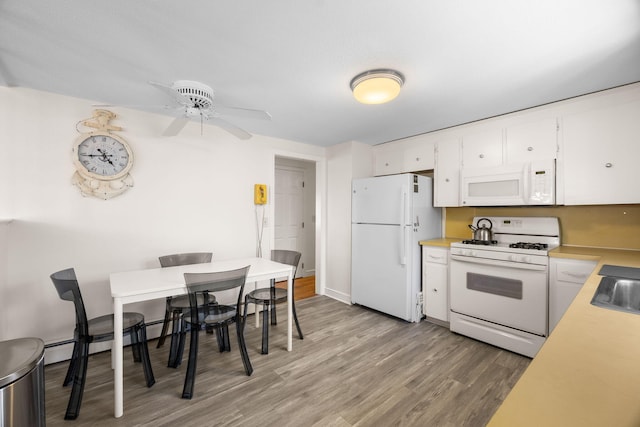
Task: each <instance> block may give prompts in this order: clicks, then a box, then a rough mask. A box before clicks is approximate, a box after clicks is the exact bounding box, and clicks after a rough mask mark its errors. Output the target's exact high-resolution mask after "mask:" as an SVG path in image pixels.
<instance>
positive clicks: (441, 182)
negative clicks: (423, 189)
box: [433, 138, 460, 207]
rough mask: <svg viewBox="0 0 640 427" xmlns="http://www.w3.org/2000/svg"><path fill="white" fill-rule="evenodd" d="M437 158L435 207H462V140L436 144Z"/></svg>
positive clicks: (446, 140) (454, 139)
mask: <svg viewBox="0 0 640 427" xmlns="http://www.w3.org/2000/svg"><path fill="white" fill-rule="evenodd" d="M435 157H436V158H435V164H434V171H433V177H434V179H433V182H434V184H433V185H434V206H436V207H445V206H460V140H459V139H458V138H449V139H443V140H440V141H438V142H436V146H435Z"/></svg>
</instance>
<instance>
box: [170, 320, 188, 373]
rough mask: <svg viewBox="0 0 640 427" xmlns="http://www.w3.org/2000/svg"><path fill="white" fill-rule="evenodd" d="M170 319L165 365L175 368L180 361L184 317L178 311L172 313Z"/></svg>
mask: <svg viewBox="0 0 640 427" xmlns="http://www.w3.org/2000/svg"><path fill="white" fill-rule="evenodd" d="M171 320H172V325H171V340H170V343H169V361H168V362H167V366H168V367H170V368H177V367H178V366H180V364H181V363H182V354H183V352H184V339H185V336H184V335H185V334H186V330H185V325H184V319H183V317H182V316H181V313H180V312H179V311H174V312H173V313H172V318H171Z"/></svg>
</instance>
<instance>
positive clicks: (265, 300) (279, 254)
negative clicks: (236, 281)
mask: <svg viewBox="0 0 640 427" xmlns="http://www.w3.org/2000/svg"><path fill="white" fill-rule="evenodd" d="M301 256H302V254H301V253H300V252H296V251H288V250H284V249H274V250H272V251H271V260H272V261H276V262H280V263H282V264H288V265H291V266H293V277H294V281H295V277H296V271H297V270H298V263H299V262H300V257H301ZM291 296H292V297H295V286H293V287H292V288H291ZM286 301H287V290H286V289H282V288H276V281H275V280H274V279H272V280H271V285H270V286H269V287H268V288H258V289H255V290H253V291H251V292H248V293H247V295H246V296H245V301H244V316H243V317H244V321H245V322H246V320H247V305H248V304H256V307H257V305H258V304H260V305H262V354H268V353H269V312H271V324H272V325H277V324H278V319H277V317H276V304H279V303H282V302H286ZM291 306H292V311H293V319H294V321H295V323H296V328H297V329H298V336H299V337H300V339H304V336H303V335H302V329H300V322H298V314H297V313H296V304H295V298H293V299H292V301H291ZM257 315H258V310H257V308H256V316H257Z"/></svg>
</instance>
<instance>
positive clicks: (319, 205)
mask: <svg viewBox="0 0 640 427" xmlns="http://www.w3.org/2000/svg"><path fill="white" fill-rule="evenodd" d="M276 157H282V158H286V159H291V160H301V161H307V162H313V163H315V166H316V176H315V178H316V180H315V187H316V188H315V199H316V200H315V216H316V221H315V224H314V227H315V232H314V239H315V272H316V280H315V282H316V294H318V295H324V294H325V288H326V271H327V270H326V269H327V265H326V262H327V253H326V251H327V249H326V248H327V226H326V221H325V218H326V217H327V160H326V159H325V158H324V157H319V156H313V155H305V154H300V153H292V152H289V151H278V150H276V151H274V153H273V157H272V158H271V164H272V168H271V182H272V183H275V175H276V172H275V169H276V167H275V162H276ZM269 217H270V218H275V207H274V205H273V204H269ZM274 230H275V228H274V227H271V230H270V237H269V245H270V247H271V248H273V247H275V232H274Z"/></svg>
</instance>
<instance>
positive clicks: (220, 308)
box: [184, 304, 236, 325]
mask: <svg viewBox="0 0 640 427" xmlns="http://www.w3.org/2000/svg"><path fill="white" fill-rule="evenodd" d="M235 317H236V308H235V307H232V306H230V305H219V304H216V305H210V306H208V307H200V308H198V319H197V321H195V322H194V321H193V320H192V318H191V316H189V315H185V316H184V321H185V322H187V323H190V324H194V323H195V324H199V325H216V324H222V323H225V322H227V321H229V320H232V319H234V318H235Z"/></svg>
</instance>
